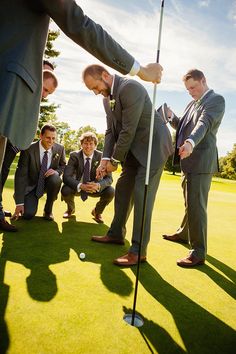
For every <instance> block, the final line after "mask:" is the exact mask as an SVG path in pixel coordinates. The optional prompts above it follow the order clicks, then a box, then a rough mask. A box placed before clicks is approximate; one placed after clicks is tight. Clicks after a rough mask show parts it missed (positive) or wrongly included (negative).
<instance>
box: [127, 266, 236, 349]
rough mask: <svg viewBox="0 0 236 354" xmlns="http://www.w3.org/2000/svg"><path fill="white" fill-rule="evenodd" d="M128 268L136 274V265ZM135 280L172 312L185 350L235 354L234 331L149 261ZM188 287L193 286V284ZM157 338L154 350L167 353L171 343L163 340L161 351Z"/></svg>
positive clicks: (235, 338)
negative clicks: (170, 282)
mask: <svg viewBox="0 0 236 354" xmlns="http://www.w3.org/2000/svg"><path fill="white" fill-rule="evenodd" d="M203 267H205V266H203ZM132 270H133V272H134V274H136V268H132ZM139 281H140V283H141V284H142V285H143V287H144V288H145V289H146V290H147V291H148V292H149V293H150V294H151V295H152V296H153V298H154V299H156V300H157V301H158V302H159V303H160V304H162V305H163V306H164V307H165V308H166V310H167V311H169V313H170V314H171V315H172V317H173V319H174V321H175V324H176V327H177V328H178V331H179V333H180V336H181V338H182V341H183V343H184V345H185V347H186V352H187V353H191V354H199V353H201V354H209V353H214V354H217V353H219V354H222V353H224V354H233V353H235V346H236V332H235V331H234V330H233V329H232V328H231V327H229V326H228V325H227V324H225V323H224V322H222V321H221V320H219V319H218V318H217V317H215V316H214V315H212V314H211V313H209V312H208V311H207V310H205V309H204V308H203V307H201V306H200V305H198V304H197V303H195V302H194V301H192V300H191V299H190V298H188V297H187V296H186V295H184V294H183V293H181V292H180V291H178V290H177V289H176V288H174V287H173V286H172V285H171V284H169V283H168V282H166V281H165V280H164V279H163V278H162V277H161V276H160V274H158V272H157V271H156V270H155V269H154V268H153V267H152V266H151V265H150V264H148V263H146V264H143V265H142V268H141V272H140V277H139ZM189 286H193V284H190V285H189ZM206 296H207V294H206ZM146 335H147V337H148V336H150V338H149V339H150V340H153V338H152V336H151V333H150V334H149V333H148V331H147V332H146ZM160 340H161V337H160V338H157V341H155V343H153V345H154V346H155V348H156V349H158V353H163V354H166V353H168V352H169V353H171V350H169V349H171V347H172V346H173V343H172V340H171V342H170V343H169V346H170V348H168V343H167V345H166V350H163V352H161V351H160V347H159V345H158V343H159V342H160Z"/></svg>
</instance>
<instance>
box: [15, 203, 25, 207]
mask: <svg viewBox="0 0 236 354" xmlns="http://www.w3.org/2000/svg"><path fill="white" fill-rule="evenodd" d="M24 205H25V204H24V203H20V204H16V206H17V207H18V206H24Z"/></svg>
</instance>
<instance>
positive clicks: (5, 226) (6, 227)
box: [0, 219, 18, 232]
mask: <svg viewBox="0 0 236 354" xmlns="http://www.w3.org/2000/svg"><path fill="white" fill-rule="evenodd" d="M0 230H3V231H8V232H16V231H18V229H17V228H16V227H15V226H14V225H11V224H9V223H8V222H7V221H6V220H5V219H0Z"/></svg>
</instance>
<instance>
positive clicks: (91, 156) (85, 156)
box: [83, 152, 94, 161]
mask: <svg viewBox="0 0 236 354" xmlns="http://www.w3.org/2000/svg"><path fill="white" fill-rule="evenodd" d="M93 155H94V152H93V153H92V155H90V156H87V155H85V154H84V153H83V157H84V161H86V159H87V157H89V158H90V161H91V160H92V158H93Z"/></svg>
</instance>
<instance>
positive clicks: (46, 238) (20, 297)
mask: <svg viewBox="0 0 236 354" xmlns="http://www.w3.org/2000/svg"><path fill="white" fill-rule="evenodd" d="M12 173H13V172H12ZM115 177H117V175H116V176H115ZM12 178H13V175H12V174H11V175H10V178H9V180H8V182H7V186H6V188H5V190H4V206H5V208H6V209H10V210H12V211H13V210H14V203H13V198H12V194H13V190H12V187H13V179H12ZM44 202H45V197H43V198H42V200H41V201H40V205H39V210H38V214H37V217H35V218H34V219H33V220H31V221H23V220H20V221H18V222H16V223H15V224H16V225H17V226H18V228H19V232H18V233H4V234H0V250H1V258H0V353H6V352H7V353H9V354H70V353H71V354H74V353H75V354H77V353H79V354H80V353H81V354H126V353H127V354H133V353H134V354H136V353H137V354H146V353H160V354H175V353H191V354H210V353H214V354H234V353H235V352H236V349H235V348H236V331H235V330H236V304H235V299H236V286H235V282H236V271H235V266H236V261H235V255H236V231H235V230H236V217H235V215H236V212H235V211H236V182H230V181H226V180H221V179H214V181H213V183H212V188H211V192H210V196H209V208H208V211H209V212H208V215H209V227H208V229H209V232H208V257H207V262H206V264H205V265H204V266H202V267H199V268H195V269H182V268H179V267H177V266H176V259H178V258H180V257H182V256H185V255H186V254H187V247H186V246H183V245H180V244H174V243H170V242H166V241H165V240H163V239H162V237H161V235H162V233H168V232H174V231H175V230H176V227H177V226H178V225H179V223H180V221H181V217H182V215H183V200H182V192H181V187H180V176H179V175H178V176H172V175H170V174H168V173H165V174H164V175H163V178H162V181H161V185H160V188H159V191H158V195H157V199H156V204H155V209H154V212H153V223H152V235H151V242H150V244H149V249H148V263H146V264H142V266H141V270H140V282H139V288H138V290H139V291H138V298H137V311H138V312H139V313H140V314H141V315H142V317H143V319H144V326H143V327H141V328H140V329H137V328H134V327H132V326H129V325H128V324H126V322H124V321H123V316H124V314H125V313H126V312H130V311H131V309H132V306H133V295H134V283H135V272H136V269H135V268H128V269H121V268H119V267H116V266H114V265H113V264H112V260H113V259H114V258H115V257H117V256H120V255H121V254H122V253H125V251H126V250H127V248H128V246H129V243H130V235H131V230H132V218H130V220H129V222H128V235H127V241H126V245H125V246H116V245H105V246H103V245H100V244H96V243H93V242H91V241H90V237H91V235H94V234H97V235H103V234H105V233H106V230H107V228H108V226H109V225H110V222H111V220H112V215H113V205H110V206H109V207H108V208H107V209H106V210H105V212H104V220H105V224H104V225H98V224H96V223H95V222H94V221H93V219H92V216H91V214H90V213H91V210H92V208H93V207H94V199H92V198H91V199H88V200H87V201H86V202H85V203H83V202H82V201H81V200H80V199H79V198H77V199H76V219H72V220H70V221H67V220H64V219H63V218H62V215H63V212H64V211H65V209H66V208H65V203H63V202H61V201H60V200H57V202H56V203H55V205H54V215H55V222H47V221H44V220H43V219H42V218H41V215H42V211H43V206H44ZM80 252H85V253H86V259H85V261H81V260H80V259H79V258H78V255H79V253H80Z"/></svg>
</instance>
